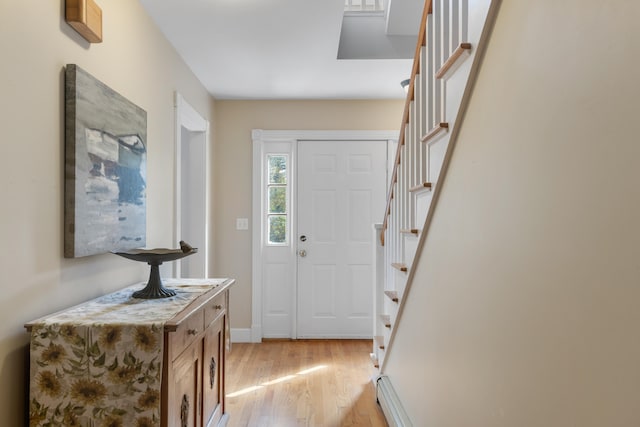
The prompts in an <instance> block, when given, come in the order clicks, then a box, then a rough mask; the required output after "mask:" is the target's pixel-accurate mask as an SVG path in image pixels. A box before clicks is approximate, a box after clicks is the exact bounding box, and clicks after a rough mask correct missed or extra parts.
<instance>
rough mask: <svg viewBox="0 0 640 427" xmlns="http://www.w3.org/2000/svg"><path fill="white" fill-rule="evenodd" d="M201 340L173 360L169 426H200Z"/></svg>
mask: <svg viewBox="0 0 640 427" xmlns="http://www.w3.org/2000/svg"><path fill="white" fill-rule="evenodd" d="M201 354H202V341H201V340H198V341H196V342H194V343H193V344H191V346H190V347H189V348H188V349H186V350H185V351H184V353H182V354H181V355H180V357H178V358H177V359H176V360H175V361H174V362H173V378H174V380H175V385H174V390H173V393H172V395H171V397H170V398H169V402H167V404H168V405H172V408H171V410H170V411H169V413H170V418H171V422H170V423H169V425H170V426H171V427H201V424H200V408H199V402H200V399H199V398H200V378H201V377H200V375H201V372H202V367H201V359H200V355H201Z"/></svg>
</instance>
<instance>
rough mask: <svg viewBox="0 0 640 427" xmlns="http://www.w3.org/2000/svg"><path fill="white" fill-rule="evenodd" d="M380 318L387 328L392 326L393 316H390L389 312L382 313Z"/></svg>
mask: <svg viewBox="0 0 640 427" xmlns="http://www.w3.org/2000/svg"><path fill="white" fill-rule="evenodd" d="M380 320H381V321H382V323H383V324H384V326H386V327H387V328H390V327H391V316H389V315H388V314H381V315H380Z"/></svg>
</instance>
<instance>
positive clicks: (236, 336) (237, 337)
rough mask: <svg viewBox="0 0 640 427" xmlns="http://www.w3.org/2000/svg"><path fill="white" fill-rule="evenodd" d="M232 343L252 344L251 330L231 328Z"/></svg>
mask: <svg viewBox="0 0 640 427" xmlns="http://www.w3.org/2000/svg"><path fill="white" fill-rule="evenodd" d="M231 342H232V343H233V342H251V329H249V328H245V329H239V328H231Z"/></svg>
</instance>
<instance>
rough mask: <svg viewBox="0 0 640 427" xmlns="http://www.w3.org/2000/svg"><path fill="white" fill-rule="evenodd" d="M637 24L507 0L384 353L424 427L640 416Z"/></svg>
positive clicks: (583, 7)
mask: <svg viewBox="0 0 640 427" xmlns="http://www.w3.org/2000/svg"><path fill="white" fill-rule="evenodd" d="M638 16H640V4H639V3H637V2H631V1H623V0H614V1H608V2H601V1H595V0H589V1H586V2H585V1H584V0H567V1H562V2H558V1H555V0H543V1H535V2H523V1H504V2H502V6H501V9H500V11H499V15H498V19H497V23H496V27H495V30H494V33H493V35H492V38H491V41H490V45H489V48H488V51H487V55H486V57H485V60H484V63H483V66H482V69H481V71H480V74H479V79H478V82H477V86H476V88H475V91H474V93H473V96H472V99H471V103H470V106H469V110H468V114H467V117H466V119H465V122H464V124H463V125H462V131H461V134H460V137H459V140H458V144H457V145H456V148H455V152H454V154H453V158H452V162H451V167H450V170H449V174H448V176H447V177H446V181H445V183H444V187H443V191H442V196H441V198H440V201H439V204H438V206H437V207H436V211H435V216H434V219H433V223H432V224H431V228H430V230H429V232H428V234H427V239H426V245H425V248H424V251H423V253H422V256H421V258H420V260H419V262H418V266H417V273H416V276H415V281H414V283H413V285H412V288H411V291H410V294H409V295H408V298H407V300H406V301H407V303H406V306H405V312H404V315H403V317H402V319H401V323H400V324H399V328H400V329H399V331H398V335H397V339H396V341H395V343H394V344H393V346H392V347H391V349H390V353H389V354H388V359H387V362H388V367H387V373H388V374H389V375H390V377H391V380H392V382H393V384H394V387H395V388H396V389H397V391H398V393H399V394H400V397H401V399H402V400H403V402H404V404H405V407H406V409H407V410H408V412H409V415H410V416H411V418H412V420H413V423H414V425H433V426H439V427H447V426H452V427H464V426H473V427H482V426H487V427H489V426H491V427H499V426H505V427H511V426H519V427H527V426H531V427H533V426H536V427H539V426H545V427H566V426H580V427H589V426H593V427H596V426H598V427H601V426H608V427H613V426H632V425H638V423H640V363H639V361H640V339H639V335H638V328H639V325H640V309H639V304H638V303H639V302H640V258H639V254H640V226H639V225H638V224H639V222H638V218H640V190H639V186H638V184H639V183H640V167H638V160H639V159H640V143H639V142H638V135H640V121H639V120H638V118H637V116H638V100H639V99H640V84H639V83H638V75H639V71H640V45H638V43H637V31H636V29H637V17H638Z"/></svg>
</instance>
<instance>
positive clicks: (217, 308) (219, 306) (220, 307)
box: [213, 304, 222, 310]
mask: <svg viewBox="0 0 640 427" xmlns="http://www.w3.org/2000/svg"><path fill="white" fill-rule="evenodd" d="M213 308H214V309H216V310H222V306H221V305H220V304H216V305H214V306H213Z"/></svg>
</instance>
